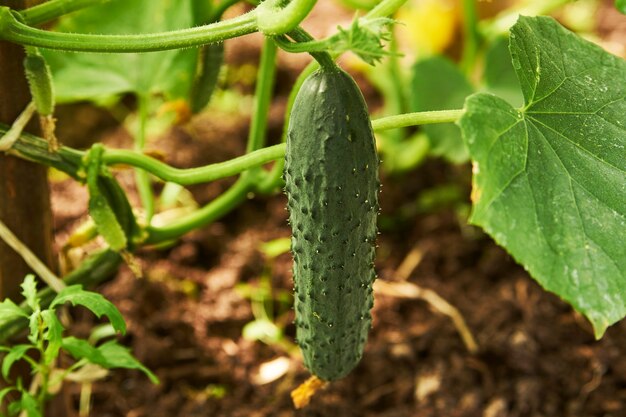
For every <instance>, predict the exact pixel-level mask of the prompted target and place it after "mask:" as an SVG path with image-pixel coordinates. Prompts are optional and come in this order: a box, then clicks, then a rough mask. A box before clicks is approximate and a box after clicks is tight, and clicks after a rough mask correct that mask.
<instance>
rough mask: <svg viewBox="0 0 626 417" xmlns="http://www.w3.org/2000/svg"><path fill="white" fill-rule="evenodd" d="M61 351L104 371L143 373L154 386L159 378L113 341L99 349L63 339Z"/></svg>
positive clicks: (72, 338) (85, 343) (82, 341)
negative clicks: (138, 371)
mask: <svg viewBox="0 0 626 417" xmlns="http://www.w3.org/2000/svg"><path fill="white" fill-rule="evenodd" d="M63 349H65V350H66V351H67V352H69V353H70V355H72V356H73V357H74V358H75V359H77V360H79V359H87V360H88V361H89V362H91V363H93V364H95V365H100V366H102V367H103V368H106V369H112V368H125V369H137V370H140V371H142V372H143V373H145V374H146V375H147V376H148V378H150V381H152V383H154V384H158V383H159V378H157V376H156V375H154V374H153V373H152V372H151V371H150V370H149V369H148V368H146V367H145V366H143V365H142V364H141V363H140V362H139V361H138V360H137V359H136V358H135V357H134V356H133V355H132V354H131V353H130V351H129V350H128V349H127V348H125V347H124V346H120V345H119V344H118V343H117V342H115V341H110V342H107V343H104V344H103V345H101V346H99V347H94V346H92V345H90V344H89V343H88V342H87V341H86V340H82V339H77V338H75V337H66V338H65V339H63Z"/></svg>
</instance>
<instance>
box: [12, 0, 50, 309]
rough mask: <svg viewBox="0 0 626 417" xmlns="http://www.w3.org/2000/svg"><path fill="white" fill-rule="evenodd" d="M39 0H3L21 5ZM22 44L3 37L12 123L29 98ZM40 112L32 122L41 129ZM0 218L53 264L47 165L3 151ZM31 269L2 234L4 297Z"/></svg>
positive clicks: (32, 126) (14, 292)
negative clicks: (8, 244)
mask: <svg viewBox="0 0 626 417" xmlns="http://www.w3.org/2000/svg"><path fill="white" fill-rule="evenodd" d="M37 2H38V1H28V0H0V5H2V6H10V7H13V8H15V9H22V8H25V7H28V6H32V5H33V4H35V3H37ZM23 60H24V49H23V48H22V47H21V46H20V45H15V44H11V43H8V42H1V41H0V122H3V123H5V124H11V123H12V122H13V121H14V120H15V118H16V117H17V116H18V115H19V114H20V112H21V111H22V110H23V109H24V107H26V105H27V104H28V102H29V101H30V99H31V97H30V92H29V89H28V84H27V82H26V78H25V77H24V69H23V65H22V62H23ZM36 119H37V118H36V117H35V118H34V120H33V122H31V124H30V125H29V126H28V131H29V132H31V133H35V134H37V133H39V126H38V122H37V121H36ZM0 219H2V221H3V222H4V223H5V224H6V225H7V226H8V227H9V228H10V229H11V230H12V231H13V232H14V233H15V234H16V235H17V236H18V237H19V238H20V239H21V240H22V241H23V242H24V243H25V244H26V245H27V246H28V247H29V248H30V249H31V250H32V251H33V252H34V253H35V254H36V255H37V256H38V257H39V258H40V259H41V260H43V261H44V262H45V263H47V264H48V265H49V266H50V267H52V269H54V268H53V267H54V257H53V253H52V241H53V240H52V239H53V235H52V212H51V208H50V190H49V186H48V179H47V169H46V168H45V167H43V166H39V165H37V164H33V163H31V162H27V161H24V160H21V159H17V158H14V157H11V156H5V155H3V154H0ZM29 272H30V269H29V268H28V266H27V265H26V264H25V263H24V261H23V260H22V258H21V257H20V256H19V255H18V254H17V253H15V252H14V251H13V250H12V249H11V248H9V247H8V246H7V245H6V244H5V243H4V242H2V241H1V240H0V299H4V298H5V297H11V298H17V297H18V296H19V292H20V288H19V285H20V283H21V282H22V280H23V279H24V276H25V275H26V274H27V273H29Z"/></svg>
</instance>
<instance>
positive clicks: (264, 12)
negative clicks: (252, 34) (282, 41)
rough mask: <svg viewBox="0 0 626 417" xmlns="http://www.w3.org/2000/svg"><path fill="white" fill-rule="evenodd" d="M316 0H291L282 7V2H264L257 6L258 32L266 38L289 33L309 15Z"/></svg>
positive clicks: (272, 0) (276, 0) (279, 0)
mask: <svg viewBox="0 0 626 417" xmlns="http://www.w3.org/2000/svg"><path fill="white" fill-rule="evenodd" d="M316 1H317V0H291V2H289V3H288V4H287V5H286V6H284V7H283V4H284V1H283V0H265V1H264V2H262V3H261V4H259V6H257V8H256V10H257V24H258V27H259V30H260V31H261V32H263V34H265V35H268V36H275V35H282V34H283V33H287V32H291V31H292V30H294V29H295V28H296V27H297V26H298V25H299V24H300V22H302V21H303V20H304V18H305V17H306V16H307V15H308V14H309V12H310V11H311V9H313V6H315V3H316Z"/></svg>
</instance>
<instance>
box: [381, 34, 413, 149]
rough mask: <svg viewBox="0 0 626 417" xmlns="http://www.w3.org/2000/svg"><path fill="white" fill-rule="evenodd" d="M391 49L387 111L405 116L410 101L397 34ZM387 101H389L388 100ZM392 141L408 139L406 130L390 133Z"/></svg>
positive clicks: (393, 35) (391, 43) (392, 41)
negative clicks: (401, 63) (401, 66)
mask: <svg viewBox="0 0 626 417" xmlns="http://www.w3.org/2000/svg"><path fill="white" fill-rule="evenodd" d="M389 47H390V49H391V56H390V57H389V61H388V62H387V66H386V67H385V69H386V70H387V71H388V78H389V80H390V81H391V88H390V89H389V92H390V93H391V94H389V96H390V97H387V98H389V100H388V104H387V106H385V107H386V110H387V111H388V112H389V113H391V114H404V113H405V112H406V111H407V110H408V107H409V106H408V104H407V103H408V99H407V96H406V88H405V86H406V85H407V83H406V82H404V74H403V73H402V69H401V68H400V59H399V57H398V54H397V50H398V44H397V40H396V36H395V32H391V41H390V42H389ZM386 101H387V100H386ZM389 136H390V139H391V140H392V141H393V142H395V143H399V142H400V141H402V140H403V139H404V138H405V137H406V132H405V129H402V128H400V129H397V130H395V131H394V132H391V133H390V135H389Z"/></svg>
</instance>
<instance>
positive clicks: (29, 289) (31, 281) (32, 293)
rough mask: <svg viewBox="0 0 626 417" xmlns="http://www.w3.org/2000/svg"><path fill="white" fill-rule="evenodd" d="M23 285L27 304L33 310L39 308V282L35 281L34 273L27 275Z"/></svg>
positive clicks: (23, 293)
mask: <svg viewBox="0 0 626 417" xmlns="http://www.w3.org/2000/svg"><path fill="white" fill-rule="evenodd" d="M21 287H22V295H23V296H24V298H25V299H26V304H27V305H28V306H29V307H30V308H31V309H32V310H37V309H38V308H39V299H38V298H37V282H36V281H35V276H34V275H32V274H29V275H26V278H24V282H22V285H21Z"/></svg>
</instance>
